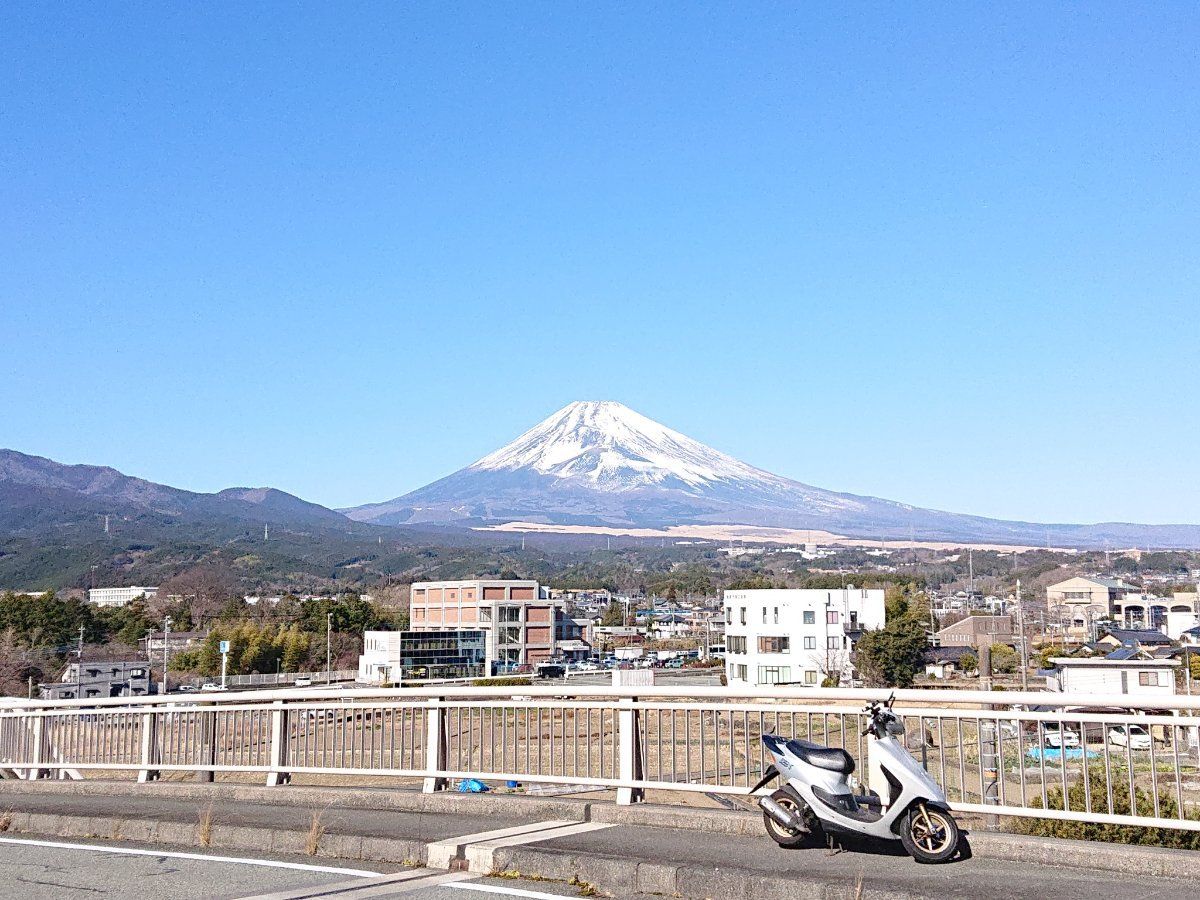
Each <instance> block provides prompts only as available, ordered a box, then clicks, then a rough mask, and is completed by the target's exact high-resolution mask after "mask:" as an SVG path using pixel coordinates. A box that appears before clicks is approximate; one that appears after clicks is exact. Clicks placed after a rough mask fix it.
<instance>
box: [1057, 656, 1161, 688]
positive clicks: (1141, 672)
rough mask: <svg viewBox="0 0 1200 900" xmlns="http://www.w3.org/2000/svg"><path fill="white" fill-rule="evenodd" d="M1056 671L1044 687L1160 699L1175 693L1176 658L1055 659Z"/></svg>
mask: <svg viewBox="0 0 1200 900" xmlns="http://www.w3.org/2000/svg"><path fill="white" fill-rule="evenodd" d="M1050 661H1051V662H1052V663H1054V667H1055V669H1056V670H1057V671H1056V672H1055V674H1054V675H1051V676H1050V677H1049V678H1047V679H1046V687H1047V688H1049V689H1050V690H1052V691H1062V692H1063V693H1066V694H1130V695H1142V696H1162V695H1164V694H1174V693H1175V670H1176V669H1177V668H1179V660H1177V659H1139V658H1137V657H1134V658H1131V659H1109V658H1107V657H1101V658H1100V659H1075V658H1072V657H1059V656H1056V657H1054V658H1053V659H1051V660H1050Z"/></svg>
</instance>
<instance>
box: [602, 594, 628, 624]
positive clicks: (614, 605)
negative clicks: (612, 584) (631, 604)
mask: <svg viewBox="0 0 1200 900" xmlns="http://www.w3.org/2000/svg"><path fill="white" fill-rule="evenodd" d="M600 624H601V625H604V626H608V627H612V626H615V625H624V624H625V608H624V607H623V606H622V605H621V604H620V603H618V602H617V601H615V600H613V601H612V602H610V603H609V604H608V606H606V607H605V609H604V612H603V613H602V614H601V616H600Z"/></svg>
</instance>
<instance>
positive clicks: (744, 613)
mask: <svg viewBox="0 0 1200 900" xmlns="http://www.w3.org/2000/svg"><path fill="white" fill-rule="evenodd" d="M739 618H740V620H741V623H742V624H743V625H745V624H746V607H744V606H743V607H742V608H741V615H740V616H739Z"/></svg>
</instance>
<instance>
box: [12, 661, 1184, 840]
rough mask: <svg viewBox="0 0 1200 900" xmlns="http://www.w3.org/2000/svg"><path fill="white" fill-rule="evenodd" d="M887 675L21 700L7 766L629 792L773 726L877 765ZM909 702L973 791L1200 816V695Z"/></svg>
mask: <svg viewBox="0 0 1200 900" xmlns="http://www.w3.org/2000/svg"><path fill="white" fill-rule="evenodd" d="M564 693H567V695H566V696H564ZM887 693H888V692H886V691H873V690H846V689H800V688H775V689H767V688H750V689H737V688H724V687H684V686H679V687H670V688H665V687H635V688H613V687H601V686H597V687H587V686H566V685H555V686H552V687H540V686H537V687H535V686H530V687H519V688H512V687H502V688H481V687H450V686H440V687H436V688H431V687H425V688H396V689H381V688H365V689H357V690H351V691H344V690H343V691H336V690H329V689H320V688H314V689H308V690H294V689H292V690H263V691H255V692H247V693H241V694H238V693H227V692H223V693H221V694H193V695H190V696H186V697H179V696H176V695H172V696H169V697H141V698H113V699H102V700H91V701H85V702H84V703H83V704H82V705H81V703H80V702H79V701H75V700H59V701H5V702H0V767H4V768H6V769H8V770H11V771H13V772H15V773H17V774H18V775H21V776H22V777H45V776H46V775H48V774H54V773H64V772H65V773H75V774H76V775H77V774H79V773H83V772H88V771H97V772H109V773H111V772H114V771H125V772H136V773H137V777H138V779H139V780H140V781H147V780H151V779H153V778H156V777H158V775H159V773H162V772H194V773H196V775H197V777H198V778H200V779H203V780H212V779H213V778H214V776H215V773H221V772H239V773H257V774H260V775H263V776H265V779H266V783H267V784H269V785H275V784H281V783H283V782H285V781H287V780H289V778H290V775H291V774H294V773H311V774H323V775H340V776H360V777H368V776H384V775H386V776H403V777H411V778H418V779H423V785H424V789H425V790H427V791H435V790H440V789H443V788H445V787H446V786H447V785H448V783H449V782H450V781H452V780H454V779H458V778H466V777H477V778H483V779H492V780H508V779H512V780H518V781H527V782H541V783H547V784H585V785H591V786H594V787H596V788H597V789H615V790H616V792H617V801H618V802H620V803H630V802H633V801H635V800H637V799H639V798H640V797H641V796H642V795H643V794H644V792H645V791H647V790H654V791H665V792H684V791H691V792H702V793H711V794H721V795H730V796H736V795H746V794H748V793H749V791H750V789H751V788H752V786H753V785H754V784H755V783H756V782H757V781H758V780H759V778H760V777H761V773H762V772H763V771H764V770H765V768H766V766H767V765H768V764H769V760H768V759H766V758H765V754H764V749H763V746H762V742H761V740H760V736H761V735H762V734H764V733H775V734H781V735H784V736H786V737H789V738H790V737H798V738H804V739H807V740H812V741H816V742H818V743H822V744H829V745H832V746H837V747H842V748H844V749H845V750H847V751H848V752H849V753H850V754H851V755H852V756H853V757H854V758H855V760H856V762H857V764H858V770H859V771H862V769H863V766H864V763H865V761H866V739H865V738H864V737H862V736H861V732H862V726H863V724H864V722H863V717H862V714H861V709H862V706H863V705H864V704H865V703H866V702H867V701H868V700H875V699H881V698H882V697H885V696H886V695H887ZM1131 703H1136V704H1137V706H1138V707H1139V708H1140V709H1141V710H1143V711H1142V712H1138V713H1132V712H1129V711H1127V709H1126V708H1127V707H1128V706H1129V704H1131ZM1030 707H1037V708H1039V709H1040V710H1041V711H1036V712H1035V711H1031V709H1030ZM896 711H897V712H898V713H899V714H901V715H902V716H903V718H904V721H905V725H906V733H907V740H908V743H909V748H910V750H911V751H912V752H913V753H914V755H916V756H917V758H918V759H920V760H921V761H922V763H923V764H924V765H925V767H926V769H927V770H928V771H929V773H930V774H931V775H932V776H933V777H934V778H935V779H936V780H937V781H938V782H939V783H940V784H941V785H942V786H943V787H944V788H945V790H946V793H947V795H948V796H949V798H950V800H951V803H952V805H953V806H954V808H955V809H958V810H961V811H964V812H974V813H987V814H995V815H1008V816H1031V817H1042V818H1052V819H1070V820H1076V821H1087V822H1105V823H1112V824H1128V825H1146V826H1154V827H1169V828H1183V829H1192V830H1200V740H1198V737H1197V736H1198V734H1200V717H1198V711H1200V697H1196V698H1192V697H1182V696H1169V697H1162V698H1155V699H1150V698H1141V697H1139V698H1137V699H1136V700H1135V699H1134V698H1133V697H1130V696H1128V695H1118V696H1094V695H1088V696H1072V695H1066V694H1060V693H1017V692H1003V693H990V692H979V691H946V690H938V691H922V690H911V691H898V692H897V700H896ZM1134 725H1136V726H1141V728H1142V729H1143V730H1144V732H1145V734H1146V735H1147V736H1148V738H1149V739H1148V740H1146V739H1145V738H1141V737H1140V735H1139V740H1137V741H1134V740H1129V739H1126V740H1125V742H1124V743H1123V744H1119V743H1118V742H1119V741H1120V740H1121V734H1120V732H1119V731H1118V730H1116V729H1118V727H1121V728H1124V729H1125V733H1126V734H1128V733H1129V730H1130V727H1131V726H1134ZM1135 744H1136V745H1137V746H1135Z"/></svg>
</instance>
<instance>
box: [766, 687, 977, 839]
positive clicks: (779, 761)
mask: <svg viewBox="0 0 1200 900" xmlns="http://www.w3.org/2000/svg"><path fill="white" fill-rule="evenodd" d="M893 699H894V698H893ZM863 712H865V713H866V714H867V725H866V727H865V729H864V730H863V734H864V735H866V736H867V767H868V776H869V782H870V783H869V788H870V790H869V792H868V793H866V794H856V793H855V792H854V791H853V790H852V789H851V778H850V774H851V773H852V772H853V771H854V760H853V758H851V756H850V754H849V753H847V752H846V751H845V750H842V749H841V748H837V747H823V746H821V745H820V744H813V743H810V742H809V741H801V740H787V739H785V738H782V737H778V736H776V735H773V734H764V735H763V736H762V740H763V743H764V744H765V745H766V747H767V749H768V750H769V751H770V752H771V755H772V756H774V757H775V762H774V763H773V764H772V765H771V766H770V767H768V769H767V771H766V772H765V773H764V776H763V779H762V781H760V782H759V783H758V784H757V785H756V786H755V787H754V789H753V790H752V791H751V793H752V794H757V793H758V792H759V791H760V790H762V789H763V788H764V787H766V785H767V784H768V783H769V782H770V781H771V779H773V778H775V777H776V776H780V777H782V778H783V779H784V785H783V787H781V788H780V789H779V790H777V791H775V792H774V793H772V794H771V795H770V796H764V797H762V799H760V800H759V806H760V807H762V810H763V820H764V822H765V824H766V828H767V834H769V835H770V836H771V838H772V839H773V840H774V841H775V843H777V844H779V845H780V846H781V847H799V846H802V845H803V844H805V843H807V842H809V841H812V840H814V839H815V838H817V837H818V836H819V835H820V833H821V832H825V833H830V834H838V833H840V834H862V835H868V836H871V837H876V838H883V839H885V840H899V841H900V842H901V843H903V845H904V849H905V850H906V851H907V852H908V854H909V855H910V856H912V858H913V859H915V860H917V862H926V863H940V862H946V861H947V860H949V859H951V858H952V857H953V856H954V855H955V854H956V853H957V852H958V844H959V830H958V824H957V823H956V822H955V821H954V818H953V817H952V816H951V815H950V807H949V804H948V803H947V800H946V795H945V793H944V792H943V791H942V789H941V787H939V786H938V784H937V782H935V781H934V780H933V779H932V778H930V777H929V774H928V773H927V772H926V771H925V770H924V769H923V768H921V765H920V764H919V763H918V762H917V761H916V760H915V759H913V757H912V755H911V754H910V753H909V752H908V751H907V750H906V749H905V748H904V743H903V741H902V740H901V738H902V736H903V735H904V723H903V722H901V721H900V718H899V717H898V716H897V715H896V714H895V713H893V712H892V699H889V700H888V701H887V702H886V703H870V704H868V705H867V707H866V709H864V710H863Z"/></svg>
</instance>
